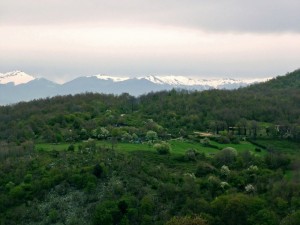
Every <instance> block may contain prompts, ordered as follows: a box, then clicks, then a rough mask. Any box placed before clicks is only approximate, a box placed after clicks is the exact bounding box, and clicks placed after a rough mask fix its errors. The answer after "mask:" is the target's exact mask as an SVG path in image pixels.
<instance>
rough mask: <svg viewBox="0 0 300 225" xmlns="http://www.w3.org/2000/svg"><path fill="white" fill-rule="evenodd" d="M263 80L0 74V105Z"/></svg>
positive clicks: (236, 85)
mask: <svg viewBox="0 0 300 225" xmlns="http://www.w3.org/2000/svg"><path fill="white" fill-rule="evenodd" d="M269 79H271V78H263V79H246V80H236V79H230V78H225V79H193V78H188V77H184V76H153V75H151V76H145V77H135V78H129V77H116V76H107V75H94V76H82V77H78V78H76V79H73V80H71V81H68V82H66V83H63V84H58V83H55V82H53V81H50V80H47V79H45V78H36V77H35V76H32V75H29V74H26V73H25V72H22V71H13V72H8V73H4V74H1V73H0V105H7V104H13V103H17V102H20V101H30V100H33V99H39V98H46V97H53V96H56V95H68V94H79V93H84V92H98V93H107V94H122V93H129V94H130V95H134V96H139V95H142V94H146V93H149V92H155V91H161V90H171V89H173V88H175V89H186V90H198V91H203V90H209V89H236V88H239V87H245V86H248V85H250V84H253V83H258V82H264V81H267V80H269Z"/></svg>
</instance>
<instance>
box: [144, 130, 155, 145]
mask: <svg viewBox="0 0 300 225" xmlns="http://www.w3.org/2000/svg"><path fill="white" fill-rule="evenodd" d="M146 138H147V140H149V141H151V142H152V143H153V141H154V140H156V139H157V133H156V132H155V131H153V130H149V131H148V132H147V134H146Z"/></svg>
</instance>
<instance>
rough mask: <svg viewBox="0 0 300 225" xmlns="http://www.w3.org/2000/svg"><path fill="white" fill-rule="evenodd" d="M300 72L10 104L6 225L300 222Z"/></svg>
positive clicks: (0, 132) (0, 200) (2, 191)
mask: <svg viewBox="0 0 300 225" xmlns="http://www.w3.org/2000/svg"><path fill="white" fill-rule="evenodd" d="M299 142H300V71H299V70H297V71H295V72H293V73H290V74H287V75H286V76H282V77H278V78H276V79H273V80H270V81H268V82H266V83H261V84H256V85H252V86H250V87H247V88H241V89H238V90H234V91H227V90H210V91H203V92H196V91H195V92H194V91H191V92H190V91H185V90H172V91H162V92H157V93H150V94H147V95H143V96H140V97H138V98H136V97H133V96H130V95H128V94H122V95H119V96H114V95H105V94H96V93H85V94H80V95H75V96H71V95H68V96H57V97H54V98H49V99H39V100H35V101H31V102H28V103H18V104H15V105H10V106H2V107H0V224H5V225H10V224H11V225H13V224H26V225H28V224H30V225H37V224H67V225H75V224H78V225H79V224H80V225H81V224H93V225H119V224H120V225H121V224H122V225H129V224H130V225H131V224H133V225H134V224H136V225H139V224H142V225H152V224H157V225H164V224H166V225H177V224H180V225H190V224H197V225H223V224H225V225H237V224H238V225H266V224H268V225H296V224H297V225H298V224H300V191H299V190H300V179H299V177H300V173H299V162H300V151H299V150H300V143H299Z"/></svg>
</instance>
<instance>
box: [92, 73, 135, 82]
mask: <svg viewBox="0 0 300 225" xmlns="http://www.w3.org/2000/svg"><path fill="white" fill-rule="evenodd" d="M89 77H96V78H97V79H100V80H112V81H114V82H121V81H125V80H128V79H129V77H116V76H108V75H103V74H98V75H94V76H89Z"/></svg>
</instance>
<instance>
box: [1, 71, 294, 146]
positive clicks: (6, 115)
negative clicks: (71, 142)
mask: <svg viewBox="0 0 300 225" xmlns="http://www.w3.org/2000/svg"><path fill="white" fill-rule="evenodd" d="M299 92H300V71H299V70H297V71H295V72H293V73H290V74H288V75H287V76H282V77H278V78H276V79H273V80H271V81H269V82H266V83H262V84H256V85H252V86H250V87H248V88H241V89H239V90H234V91H228V90H210V91H203V92H187V91H184V90H173V91H163V92H157V93H150V94H147V95H143V96H140V97H139V98H135V97H133V96H130V95H128V94H122V95H120V96H114V95H104V94H92V93H87V94H81V95H75V96H71V95H69V96H58V97H54V98H51V99H42V100H35V101H32V102H29V103H19V104H16V105H12V106H4V107H0V119H1V124H0V138H1V139H3V140H9V141H13V142H15V141H20V140H21V141H22V140H27V139H34V140H46V141H49V142H60V141H63V140H64V139H66V136H67V135H68V132H69V130H70V129H73V130H74V131H75V133H76V136H80V132H82V131H83V130H84V132H85V133H86V134H85V136H84V137H83V138H86V136H89V137H92V133H93V130H95V129H97V128H99V127H109V129H113V128H118V127H119V128H122V127H124V126H126V127H130V128H131V129H133V128H135V129H137V130H138V131H136V132H139V134H140V135H141V136H144V135H145V131H146V130H147V128H146V127H145V126H147V125H145V123H147V120H148V119H151V120H153V121H154V123H157V124H158V125H159V126H160V129H159V132H164V133H168V134H171V135H173V136H178V135H180V134H182V135H187V134H190V133H192V132H194V131H207V130H209V131H212V132H218V131H219V130H228V129H229V127H236V129H237V130H238V132H241V129H242V127H247V130H248V133H251V129H254V128H255V129H256V127H258V128H259V129H266V128H268V129H269V134H272V135H274V136H278V135H281V136H282V135H283V134H282V132H285V133H286V131H287V130H288V136H289V138H291V139H294V140H298V141H299V138H300V137H299V135H300V134H299V133H300V130H299V124H300V107H299V105H300V93H299ZM259 122H263V123H264V126H259V124H258V123H259ZM275 126H278V127H282V128H284V129H285V130H282V131H281V130H279V129H278V128H277V132H276V131H275V130H276V128H275ZM157 131H158V130H157ZM280 132H281V133H280ZM252 133H253V132H252ZM161 135H163V134H161ZM78 138H80V137H78ZM81 139H82V138H81Z"/></svg>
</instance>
